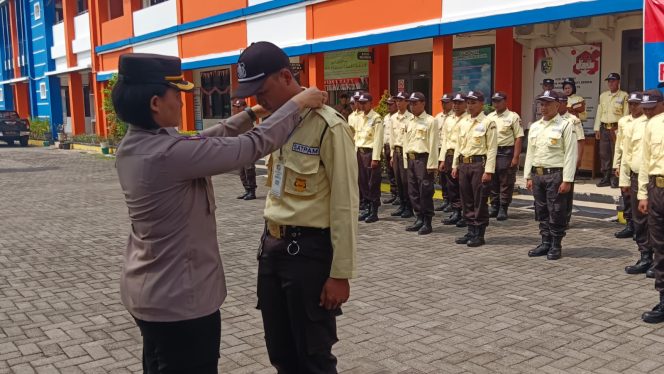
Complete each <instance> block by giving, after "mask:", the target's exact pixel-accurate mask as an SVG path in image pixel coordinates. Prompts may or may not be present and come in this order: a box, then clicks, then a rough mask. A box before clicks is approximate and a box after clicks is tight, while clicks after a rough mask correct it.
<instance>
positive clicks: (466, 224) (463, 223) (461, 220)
mask: <svg viewBox="0 0 664 374" xmlns="http://www.w3.org/2000/svg"><path fill="white" fill-rule="evenodd" d="M466 226H468V223H466V220H465V219H464V218H463V217H461V219H460V220H459V221H458V222H457V223H456V227H466Z"/></svg>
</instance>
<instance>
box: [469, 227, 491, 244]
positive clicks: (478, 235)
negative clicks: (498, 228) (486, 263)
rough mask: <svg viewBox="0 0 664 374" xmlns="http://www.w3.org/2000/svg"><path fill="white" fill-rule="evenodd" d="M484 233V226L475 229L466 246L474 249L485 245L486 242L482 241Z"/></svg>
mask: <svg viewBox="0 0 664 374" xmlns="http://www.w3.org/2000/svg"><path fill="white" fill-rule="evenodd" d="M484 233H486V226H485V225H482V226H478V227H475V236H473V237H472V238H470V240H469V241H468V244H467V246H469V247H473V248H474V247H481V246H483V245H484V244H486V242H485V241H484Z"/></svg>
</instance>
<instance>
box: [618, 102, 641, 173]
mask: <svg viewBox="0 0 664 374" xmlns="http://www.w3.org/2000/svg"><path fill="white" fill-rule="evenodd" d="M642 117H646V116H645V115H642ZM646 118H647V117H646ZM636 120H637V119H636V118H634V117H633V116H632V115H631V114H629V115H626V116H624V117H623V118H621V119H620V120H619V121H618V130H616V147H615V150H614V151H613V165H616V166H617V165H620V163H621V161H622V157H623V154H624V153H625V149H624V145H625V143H624V139H625V132H626V131H629V130H630V127H632V126H633V125H634V122H635V121H636Z"/></svg>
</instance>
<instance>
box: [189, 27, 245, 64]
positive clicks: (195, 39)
mask: <svg viewBox="0 0 664 374" xmlns="http://www.w3.org/2000/svg"><path fill="white" fill-rule="evenodd" d="M246 30H247V27H246V24H245V22H244V21H242V22H236V23H231V24H229V25H223V26H220V27H214V28H210V29H205V30H201V31H196V32H192V33H189V34H184V35H182V36H181V37H180V49H181V51H182V58H187V57H196V56H203V55H209V54H213V53H222V52H227V51H232V50H236V49H240V48H245V47H246V46H247V31H246Z"/></svg>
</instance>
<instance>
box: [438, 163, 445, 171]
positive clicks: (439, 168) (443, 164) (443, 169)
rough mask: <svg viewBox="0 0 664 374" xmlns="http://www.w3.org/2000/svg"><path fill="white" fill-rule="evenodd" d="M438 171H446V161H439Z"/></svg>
mask: <svg viewBox="0 0 664 374" xmlns="http://www.w3.org/2000/svg"><path fill="white" fill-rule="evenodd" d="M438 171H440V172H443V171H445V161H440V162H439V163H438Z"/></svg>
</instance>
